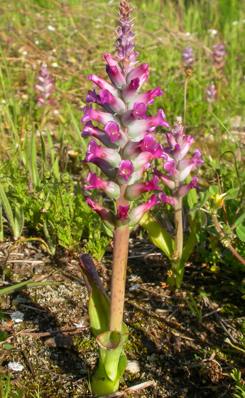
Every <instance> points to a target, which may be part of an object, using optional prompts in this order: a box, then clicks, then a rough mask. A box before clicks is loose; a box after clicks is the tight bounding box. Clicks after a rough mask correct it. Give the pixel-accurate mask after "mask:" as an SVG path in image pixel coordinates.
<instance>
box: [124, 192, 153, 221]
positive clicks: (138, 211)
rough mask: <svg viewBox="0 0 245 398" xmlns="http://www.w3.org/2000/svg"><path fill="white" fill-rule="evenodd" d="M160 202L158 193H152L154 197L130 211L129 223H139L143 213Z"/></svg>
mask: <svg viewBox="0 0 245 398" xmlns="http://www.w3.org/2000/svg"><path fill="white" fill-rule="evenodd" d="M158 203H159V199H158V197H157V195H152V197H151V198H150V199H149V200H148V201H147V202H145V203H143V204H142V205H139V206H137V207H135V208H134V209H133V210H132V211H131V212H130V213H129V220H130V222H129V225H131V226H132V225H135V224H138V223H139V221H140V220H141V218H142V217H143V215H144V214H145V213H146V212H148V211H149V210H151V209H152V208H153V207H154V206H156V205H157V204H158Z"/></svg>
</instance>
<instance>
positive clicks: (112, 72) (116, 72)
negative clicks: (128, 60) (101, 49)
mask: <svg viewBox="0 0 245 398" xmlns="http://www.w3.org/2000/svg"><path fill="white" fill-rule="evenodd" d="M104 59H105V61H106V63H107V66H106V72H107V74H108V76H109V78H110V79H111V82H112V84H114V85H115V86H116V87H117V88H119V89H122V87H124V86H125V85H126V80H125V77H124V75H123V74H122V70H121V68H120V66H119V64H118V63H117V62H116V61H115V60H114V59H113V58H112V56H111V54H104Z"/></svg>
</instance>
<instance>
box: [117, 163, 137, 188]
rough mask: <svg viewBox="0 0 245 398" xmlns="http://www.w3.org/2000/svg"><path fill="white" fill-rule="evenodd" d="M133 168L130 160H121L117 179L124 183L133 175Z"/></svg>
mask: <svg viewBox="0 0 245 398" xmlns="http://www.w3.org/2000/svg"><path fill="white" fill-rule="evenodd" d="M133 171H134V166H133V163H132V162H131V160H122V161H121V163H120V165H119V168H118V177H120V179H121V180H122V181H123V182H124V183H125V182H127V181H128V180H129V179H130V177H131V175H132V174H133Z"/></svg>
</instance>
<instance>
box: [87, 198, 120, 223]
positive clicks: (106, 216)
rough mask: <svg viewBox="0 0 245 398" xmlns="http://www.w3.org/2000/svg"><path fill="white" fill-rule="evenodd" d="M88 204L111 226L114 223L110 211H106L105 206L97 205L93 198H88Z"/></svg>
mask: <svg viewBox="0 0 245 398" xmlns="http://www.w3.org/2000/svg"><path fill="white" fill-rule="evenodd" d="M86 202H87V204H88V205H89V207H91V209H93V210H94V211H95V212H96V213H97V214H99V216H100V217H101V218H102V220H105V221H108V222H109V223H110V224H113V223H114V217H113V215H112V213H111V212H110V211H109V210H107V209H105V208H104V207H103V206H101V205H100V204H99V203H96V202H95V201H93V200H92V199H91V198H86Z"/></svg>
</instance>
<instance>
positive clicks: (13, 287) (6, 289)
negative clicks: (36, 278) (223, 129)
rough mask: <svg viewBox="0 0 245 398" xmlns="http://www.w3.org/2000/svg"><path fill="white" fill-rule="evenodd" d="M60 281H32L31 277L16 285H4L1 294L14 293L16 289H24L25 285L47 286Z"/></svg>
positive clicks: (0, 290) (0, 289)
mask: <svg viewBox="0 0 245 398" xmlns="http://www.w3.org/2000/svg"><path fill="white" fill-rule="evenodd" d="M58 283H59V282H53V281H43V282H32V281H31V280H30V279H29V280H27V281H24V282H19V283H15V284H14V285H11V286H7V287H2V288H0V296H3V295H7V294H12V293H14V292H15V291H16V290H19V289H23V288H25V287H28V288H29V287H39V286H47V285H52V284H58Z"/></svg>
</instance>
